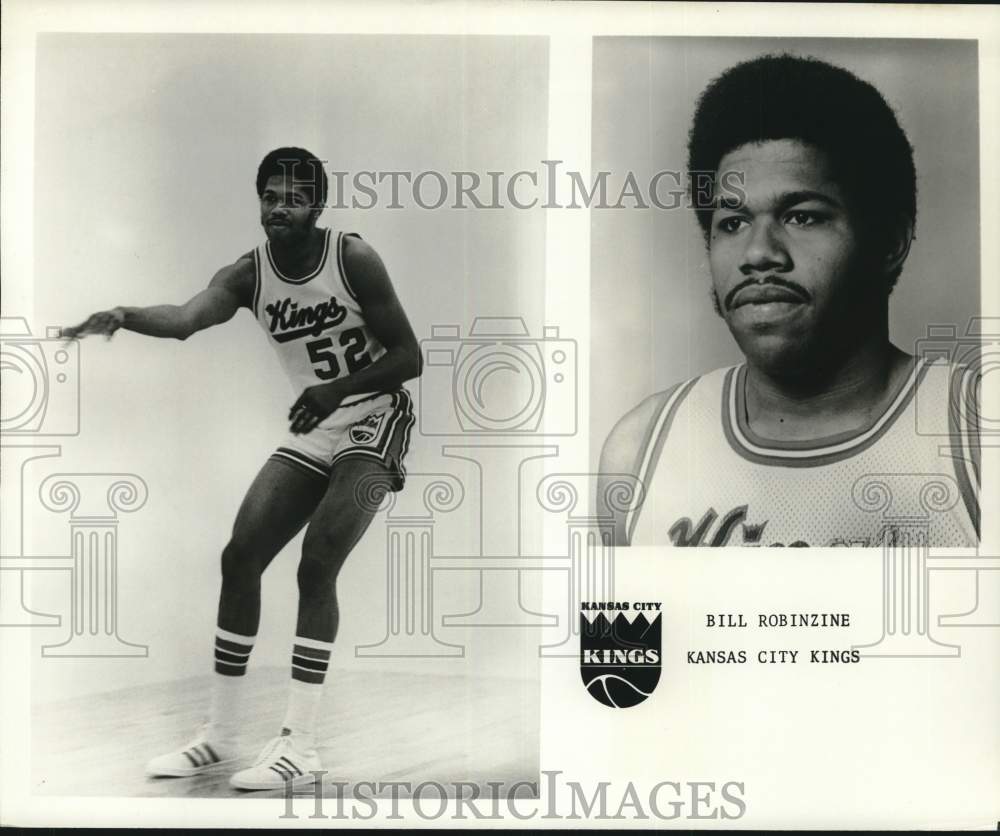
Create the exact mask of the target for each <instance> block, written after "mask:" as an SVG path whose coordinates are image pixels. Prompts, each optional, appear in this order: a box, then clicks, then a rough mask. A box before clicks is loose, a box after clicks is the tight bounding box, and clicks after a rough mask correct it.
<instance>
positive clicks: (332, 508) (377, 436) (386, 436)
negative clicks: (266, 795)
mask: <svg viewBox="0 0 1000 836" xmlns="http://www.w3.org/2000/svg"><path fill="white" fill-rule="evenodd" d="M334 416H336V417H335V418H334V419H333V420H332V421H331V423H330V424H328V425H327V429H328V432H327V433H326V434H325V435H324V436H322V437H324V438H326V439H327V440H328V441H329V442H330V443H331V444H332V447H331V458H330V459H329V461H330V462H331V468H332V472H331V477H330V484H329V486H328V487H327V489H326V493H325V494H324V495H323V499H322V500H321V501H320V503H319V505H318V506H317V507H316V511H315V513H314V514H313V517H312V520H311V521H310V523H309V527H308V528H307V529H306V535H305V538H304V540H303V543H302V560H301V562H300V563H299V571H298V585H299V610H298V620H297V623H296V631H295V633H296V634H295V643H294V645H293V647H292V679H291V683H290V691H289V697H288V710H287V712H286V714H285V721H284V723H283V727H282V731H281V734H280V735H279V736H278V737H276V738H275V739H274V740H272V741H271V742H270V743H268V744H267V746H265V747H264V751H263V752H262V753H261V755H260V757H259V758H258V759H257V761H256V763H254V765H253V766H252V767H250V768H249V769H244V770H242V771H240V772H237V773H236V774H235V775H234V776H233V777H232V778H231V779H230V783H231V784H232V785H233V786H235V787H238V788H240V789H271V788H274V787H281V786H283V785H284V784H285V783H286V782H290V783H292V784H293V785H298V784H308V783H311V782H312V781H314V780H315V775H314V773H315V771H317V770H319V768H320V764H319V757H318V755H317V752H316V745H315V739H314V728H315V723H316V716H317V714H318V711H319V704H320V697H321V695H322V689H323V681H324V679H325V677H326V670H327V666H328V664H329V660H330V653H331V650H332V648H333V640H334V637H335V636H336V634H337V627H338V622H339V612H338V607H337V593H336V584H337V576H338V574H339V572H340V568H341V567H342V566H343V565H344V562H345V561H346V559H347V556H348V555H349V554H350V553H351V551H352V549H353V548H354V546H355V545H356V544H357V542H358V540H360V539H361V537H362V535H363V534H364V533H365V531H366V530H367V529H368V526H369V525H370V524H371V521H372V519H373V517H374V515H375V512H376V510H377V509H378V506H379V505H380V504H381V501H382V499H383V498H384V496H385V493H386V491H398V490H401V489H402V487H403V481H404V478H405V470H404V468H403V458H404V456H405V455H406V449H407V446H408V443H409V437H410V429H411V428H412V426H413V423H414V417H413V410H412V406H411V403H410V398H409V395H408V393H407V392H406V390H405V389H401V390H399V391H397V392H393V393H389V394H385V395H381V396H379V397H377V398H374V399H372V400H370V401H367V402H365V403H363V404H357V405H354V406H349V407H346V408H342V409H341V410H338V411H337V412H335V413H334ZM313 432H314V433H315V432H316V431H315V430H314V431H313Z"/></svg>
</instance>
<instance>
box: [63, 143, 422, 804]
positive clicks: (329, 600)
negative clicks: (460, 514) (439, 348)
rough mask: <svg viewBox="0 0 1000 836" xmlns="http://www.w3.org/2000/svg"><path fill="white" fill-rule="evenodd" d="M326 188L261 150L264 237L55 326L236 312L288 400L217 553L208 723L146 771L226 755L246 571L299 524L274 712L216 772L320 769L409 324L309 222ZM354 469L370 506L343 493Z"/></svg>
mask: <svg viewBox="0 0 1000 836" xmlns="http://www.w3.org/2000/svg"><path fill="white" fill-rule="evenodd" d="M326 191H327V176H326V173H325V172H324V171H323V167H322V164H321V162H320V161H319V160H318V159H317V158H316V157H314V156H313V155H312V154H310V153H309V152H308V151H305V150H302V149H299V148H279V149H277V150H275V151H272V152H271V153H269V154H268V155H267V156H266V157H265V158H264V160H263V162H261V164H260V168H259V170H258V172H257V195H258V197H259V198H260V222H261V225H262V226H263V227H264V233H265V235H266V236H267V240H266V242H265V243H264V244H262V245H261V246H258V247H257V248H256V249H254V250H252V251H251V252H249V253H247V254H246V255H244V256H242V257H240V258H239V259H237V260H236V261H235V262H234V263H233V264H230V265H228V266H226V267H223V268H222V269H221V270H219V272H218V273H216V274H215V277H214V278H213V279H212V281H211V283H210V284H209V286H208V288H207V289H206V290H203V291H202V292H200V293H198V294H197V295H196V296H194V297H193V298H192V299H191V300H190V301H188V302H187V303H186V304H184V305H180V306H174V305H158V306H155V307H148V308H128V307H119V308H113V309H112V310H110V311H104V312H101V313H96V314H94V315H93V316H91V317H90V318H89V319H87V320H86V322H84V323H83V324H82V325H79V326H77V327H74V328H68V329H65V330H64V331H63V334H64V336H68V337H80V336H83V335H85V334H105V335H107V336H108V337H110V336H111V335H112V334H114V333H115V331H117V330H118V329H119V328H124V329H127V330H129V331H135V332H137V333H139V334H146V335H149V336H153V337H173V338H175V339H179V340H185V339H187V338H188V337H190V336H191V335H193V334H195V333H196V332H198V331H201V330H203V329H205V328H209V327H211V326H213V325H218V324H220V323H223V322H226V321H227V320H229V319H230V318H232V316H233V315H234V314H235V313H236V312H237V311H238V310H239V309H240V308H246V309H248V310H249V311H250V312H251V313H252V314H253V316H254V317H255V318H256V320H257V322H258V323H259V324H260V326H261V327H262V328H263V329H264V332H265V334H266V335H267V339H268V341H269V342H270V343H271V345H272V346H273V347H274V349H275V350H276V351H277V353H278V357H279V359H280V360H281V363H282V365H283V366H284V369H285V372H286V373H287V374H288V377H289V380H290V381H291V383H292V386H293V388H294V390H295V393H296V394H297V395H298V397H297V399H296V400H295V401H294V403H293V404H292V406H291V409H290V411H289V416H288V417H289V421H290V427H289V430H290V431H289V434H288V436H287V438H286V439H285V440H284V441H283V442H282V443H281V444H280V446H279V447H278V448H277V450H276V451H275V452H274V453H273V454H272V455H271V457H270V458H269V459H268V460H267V462H265V464H264V466H263V468H262V469H261V471H260V473H259V474H258V475H257V477H256V479H255V480H254V482H253V484H252V485H251V486H250V489H249V491H248V493H247V495H246V497H245V498H244V500H243V504H242V506H241V507H240V509H239V512H238V513H237V516H236V522H235V525H234V527H233V533H232V537H231V539H230V541H229V543H228V545H227V546H226V547H225V549H224V550H223V552H222V592H221V595H220V597H219V610H218V621H217V625H218V628H217V631H216V636H215V673H214V677H213V683H212V693H211V707H210V712H209V717H208V720H207V722H206V723H205V724H204V725H203V726H202V727H201V728H200V729H199V731H198V733H197V734H196V736H195V738H194V739H193V740H192V741H191V742H190V743H189V744H187V745H186V746H184V747H183V748H181V749H179V750H177V751H176V752H172V753H170V754H167V755H163V756H161V757H157V758H154V759H153V760H152V761H151V762H150V763H149V765H148V767H147V772H148V774H149V775H153V776H189V775H197V774H199V773H202V772H204V771H206V770H208V769H211V768H214V767H216V766H218V765H220V764H225V763H228V762H231V761H233V760H235V759H236V758H237V755H238V748H237V737H238V732H239V730H240V718H239V714H238V706H239V700H240V696H241V691H242V682H243V677H244V674H245V673H246V669H247V663H248V661H249V658H250V653H251V651H252V650H253V646H254V641H255V638H256V635H257V626H258V623H259V621H260V581H261V575H262V573H263V572H264V570H265V569H266V568H267V566H268V564H269V563H270V562H271V560H272V559H273V558H274V557H275V555H277V554H278V552H279V551H281V549H282V548H283V547H284V546H285V544H286V543H288V542H289V540H291V539H292V538H293V537H294V536H295V535H296V533H297V532H298V531H300V530H301V529H302V527H303V526H304V525H306V524H308V527H307V528H306V533H305V539H304V541H303V544H302V557H301V559H300V561H299V567H298V587H299V600H298V618H297V622H296V631H295V641H294V644H293V647H292V666H291V682H290V691H289V694H288V705H287V712H286V714H285V718H284V723H283V724H282V728H281V732H280V734H279V735H278V736H277V737H275V738H274V739H273V740H271V741H270V742H269V743H268V744H267V745H266V746H265V747H264V749H263V751H262V752H261V754H260V756H259V758H258V759H257V760H256V762H255V763H254V764H253V765H252V766H251V767H250V768H248V769H244V770H242V771H240V772H237V773H236V774H235V775H233V777H232V778H231V783H232V785H233V786H234V787H238V788H240V789H247V790H255V789H270V788H273V787H282V786H284V785H285V784H286V782H287V783H291V784H293V785H302V784H310V783H312V782H314V780H315V776H314V775H313V774H312V772H311V771H312V770H318V769H320V762H319V759H318V757H317V753H316V748H315V741H314V736H313V735H314V731H315V726H316V716H317V712H318V709H319V704H320V696H321V693H322V685H323V680H324V676H325V674H326V670H327V665H328V661H329V658H330V652H331V648H332V646H333V640H334V637H335V635H336V633H337V623H338V610H337V597H336V591H335V587H336V580H337V573H338V571H339V570H340V567H341V566H342V565H343V563H344V561H345V559H346V558H347V556H348V554H349V553H350V551H351V549H352V548H353V547H354V545H355V544H356V543H357V542H358V540H359V539H360V538H361V536H362V535H363V534H364V532H365V530H366V529H367V528H368V525H369V523H370V522H371V520H372V517H373V514H374V511H373V509H372V507H371V506H372V505H373V504H374V505H376V506H377V500H378V499H380V498H381V496H384V493H385V491H398V490H400V489H401V488H402V486H403V479H404V475H405V471H404V468H403V456H404V454H405V452H406V449H407V444H408V441H409V433H410V428H411V426H412V424H413V420H414V419H413V413H412V409H411V404H410V397H409V395H408V394H407V392H406V390H405V389H404V388H402V385H401V384H402V383H403V381H405V380H407V379H409V378H413V377H415V376H417V375H419V374H420V371H421V356H420V350H419V347H418V345H417V341H416V338H415V337H414V334H413V330H412V328H411V327H410V323H409V321H408V320H407V317H406V314H405V312H404V311H403V309H402V307H401V306H400V303H399V300H398V299H397V298H396V294H395V292H394V290H393V287H392V283H391V282H390V280H389V277H388V275H387V274H386V270H385V267H384V266H383V264H382V261H381V260H380V258H379V256H378V255H377V254H376V252H375V250H373V249H372V248H371V247H370V246H369V245H368V244H366V243H365V242H364V241H362V240H361V239H360V238H359V237H358V236H357V235H354V234H345V233H342V232H334V231H332V230H330V229H323V228H320V227H318V226H317V221H318V219H319V216H320V214H321V212H322V211H323V206H324V204H325V202H326ZM362 480H364V483H363V484H364V486H365V488H366V492H368V491H370V493H369V497H371V498H373V501H372V502H366V503H359V502H358V501H357V500H356V499H355V496H356V494H355V490H356V488H357V487H359V486H361V485H362Z"/></svg>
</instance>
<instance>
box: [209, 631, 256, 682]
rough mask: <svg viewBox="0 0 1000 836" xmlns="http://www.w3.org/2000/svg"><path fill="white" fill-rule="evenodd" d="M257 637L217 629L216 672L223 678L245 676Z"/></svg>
mask: <svg viewBox="0 0 1000 836" xmlns="http://www.w3.org/2000/svg"><path fill="white" fill-rule="evenodd" d="M255 638H256V636H241V635H240V634H239V633H230V632H229V631H228V630H223V629H222V628H221V627H217V628H216V630H215V672H216V673H221V674H222V675H223V676H243V675H244V674H245V673H246V672H247V663H248V662H249V661H250V651H251V650H253V643H254V639H255Z"/></svg>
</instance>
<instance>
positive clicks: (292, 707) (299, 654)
mask: <svg viewBox="0 0 1000 836" xmlns="http://www.w3.org/2000/svg"><path fill="white" fill-rule="evenodd" d="M331 650H333V642H321V641H317V640H316V639H307V638H303V637H302V636H296V637H295V644H294V646H293V647H292V681H291V682H290V683H289V685H290V688H289V691H288V710H287V711H286V712H285V722H284V723H283V724H282V725H283V726H284V728H286V729H288V730H289V731H291V732H295V733H299V734H308V735H311V734H313V733H314V731H315V728H316V718H317V716H318V715H319V704H320V699H321V697H322V696H323V680H324V679H326V669H327V667H328V666H329V664H330V651H331Z"/></svg>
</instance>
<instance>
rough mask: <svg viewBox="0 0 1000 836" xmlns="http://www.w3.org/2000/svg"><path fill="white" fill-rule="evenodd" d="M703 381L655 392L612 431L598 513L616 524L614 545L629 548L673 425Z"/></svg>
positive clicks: (599, 496) (601, 478) (600, 485)
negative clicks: (682, 408) (609, 453)
mask: <svg viewBox="0 0 1000 836" xmlns="http://www.w3.org/2000/svg"><path fill="white" fill-rule="evenodd" d="M700 379H701V378H700V377H693V378H690V379H689V380H685V381H681V382H680V383H677V384H675V385H674V386H671V387H670V388H669V389H664V390H663V391H661V392H656V393H655V394H653V395H650V396H649V397H648V398H646V399H645V400H644V401H642V402H641V403H640V404H639V405H638V406H637V407H635V408H634V409H633V410H631V411H630V412H628V413H627V414H626V415H625V416H624V417H623V418H622V419H621V420H620V421H619V422H618V423H617V424H616V425H615V428H614V429H613V430H612V431H611V434H610V436H609V438H613V439H614V442H613V444H614V447H615V449H614V450H613V451H612V452H611V455H610V457H609V458H610V459H611V461H608V462H606V466H608V467H610V470H611V471H612V472H605V471H604V469H603V468H602V472H601V474H600V479H599V480H598V497H597V508H598V513H599V514H601V515H604V516H606V517H608V518H609V519H613V520H614V530H615V542H616V543H617V544H619V545H625V546H627V545H629V544H630V543H631V541H632V535H633V533H634V532H635V527H636V524H637V522H638V520H639V511H640V510H641V508H642V505H643V502H645V500H646V498H647V497H648V495H649V491H650V486H651V483H652V476H653V472H654V471H655V469H656V462H657V460H658V459H659V456H660V453H661V452H662V450H663V445H664V443H665V442H666V439H667V435H668V433H669V430H670V425H671V423H672V422H673V420H674V417H675V416H676V414H677V411H678V409H679V408H680V405H681V403H683V401H684V399H685V398H686V397H687V396H688V394H689V393H690V391H691V389H692V388H694V385H695V384H696V383H697V382H698V381H699V380H700Z"/></svg>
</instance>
